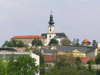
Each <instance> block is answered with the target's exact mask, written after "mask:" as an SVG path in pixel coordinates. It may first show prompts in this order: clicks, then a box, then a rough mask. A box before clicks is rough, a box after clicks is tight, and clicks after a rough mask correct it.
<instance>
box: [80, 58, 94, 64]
mask: <svg viewBox="0 0 100 75" xmlns="http://www.w3.org/2000/svg"><path fill="white" fill-rule="evenodd" d="M80 59H81V60H82V62H83V63H84V64H86V63H87V61H89V60H90V59H93V60H95V57H80Z"/></svg>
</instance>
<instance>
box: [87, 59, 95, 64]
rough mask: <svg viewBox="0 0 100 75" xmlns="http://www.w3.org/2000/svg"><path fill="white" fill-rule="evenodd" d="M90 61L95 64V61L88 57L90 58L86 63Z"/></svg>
mask: <svg viewBox="0 0 100 75" xmlns="http://www.w3.org/2000/svg"><path fill="white" fill-rule="evenodd" d="M90 63H91V64H95V61H94V60H93V59H90V60H88V61H87V64H90Z"/></svg>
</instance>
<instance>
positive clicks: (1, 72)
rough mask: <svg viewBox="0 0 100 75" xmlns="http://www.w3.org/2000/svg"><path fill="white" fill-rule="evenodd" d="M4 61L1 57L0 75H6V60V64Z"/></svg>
mask: <svg viewBox="0 0 100 75" xmlns="http://www.w3.org/2000/svg"><path fill="white" fill-rule="evenodd" d="M4 60H5V59H4V58H3V57H2V56H1V57H0V75H7V68H6V66H7V60H6V62H5V61H4Z"/></svg>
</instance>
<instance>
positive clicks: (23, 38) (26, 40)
mask: <svg viewBox="0 0 100 75" xmlns="http://www.w3.org/2000/svg"><path fill="white" fill-rule="evenodd" d="M44 38H45V36H39V35H27V36H14V37H12V38H11V40H12V39H15V40H18V41H19V40H21V41H22V42H23V43H24V44H26V45H28V46H30V47H31V46H32V41H33V40H35V39H38V40H41V42H42V44H44Z"/></svg>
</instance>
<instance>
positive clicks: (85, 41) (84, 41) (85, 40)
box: [82, 39, 90, 43]
mask: <svg viewBox="0 0 100 75" xmlns="http://www.w3.org/2000/svg"><path fill="white" fill-rule="evenodd" d="M87 42H90V41H89V40H87V39H84V40H83V42H82V43H87Z"/></svg>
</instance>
